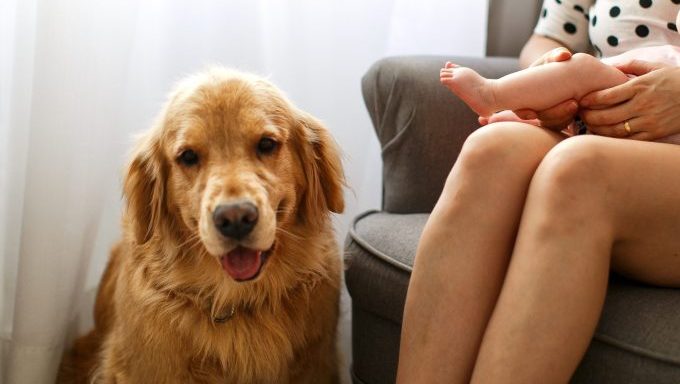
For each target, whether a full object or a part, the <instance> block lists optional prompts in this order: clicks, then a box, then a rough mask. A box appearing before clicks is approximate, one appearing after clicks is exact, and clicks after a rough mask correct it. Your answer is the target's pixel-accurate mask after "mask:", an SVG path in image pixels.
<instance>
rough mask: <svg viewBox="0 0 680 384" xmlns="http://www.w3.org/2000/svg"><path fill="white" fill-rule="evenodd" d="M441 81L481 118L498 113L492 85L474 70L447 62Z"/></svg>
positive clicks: (442, 70) (441, 72) (440, 75)
mask: <svg viewBox="0 0 680 384" xmlns="http://www.w3.org/2000/svg"><path fill="white" fill-rule="evenodd" d="M439 81H440V82H441V83H442V84H444V85H445V86H446V87H447V88H448V89H450V90H451V92H453V93H455V94H456V95H458V97H460V98H461V99H462V100H463V101H464V102H465V104H467V105H468V106H469V107H470V108H471V109H472V110H473V111H475V112H476V113H477V114H478V115H479V116H490V115H491V114H493V113H494V112H496V109H495V108H494V104H495V103H494V97H493V91H492V89H491V83H490V82H489V81H488V80H487V79H485V78H484V77H482V76H481V75H480V74H479V73H477V72H475V71H473V70H472V69H470V68H465V67H459V66H457V65H455V64H453V63H451V62H447V63H446V65H445V66H444V68H442V69H441V71H440V72H439Z"/></svg>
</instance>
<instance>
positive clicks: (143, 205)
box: [124, 68, 344, 281]
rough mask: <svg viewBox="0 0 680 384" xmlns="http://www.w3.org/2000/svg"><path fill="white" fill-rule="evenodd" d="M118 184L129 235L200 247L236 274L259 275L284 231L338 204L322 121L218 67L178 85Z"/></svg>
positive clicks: (312, 223) (316, 220)
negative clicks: (171, 240)
mask: <svg viewBox="0 0 680 384" xmlns="http://www.w3.org/2000/svg"><path fill="white" fill-rule="evenodd" d="M124 184H125V185H124V194H125V196H126V199H127V202H128V211H127V222H128V227H129V228H130V231H129V232H131V235H132V236H131V238H132V239H131V240H132V241H134V242H136V243H137V244H138V245H144V244H146V243H147V242H149V241H151V240H153V239H155V240H156V241H163V240H164V238H167V237H173V238H174V239H176V240H177V242H178V244H180V246H181V247H185V248H187V249H189V248H190V247H198V248H201V247H202V248H201V249H203V250H204V251H207V253H208V254H209V255H211V256H212V257H213V258H214V259H215V260H217V261H219V262H220V263H221V265H222V268H223V269H224V271H225V272H226V273H227V274H228V275H229V276H231V277H232V278H233V279H234V280H236V281H246V280H251V279H254V278H255V277H257V276H258V274H259V273H260V271H261V269H262V267H263V265H264V264H265V262H266V261H267V258H268V257H270V255H271V254H272V250H273V249H274V248H275V247H276V246H277V238H278V236H279V234H280V233H281V232H282V231H284V232H285V231H289V230H291V228H293V227H296V226H297V227H300V226H302V227H307V228H312V229H313V228H315V227H317V226H319V225H322V224H323V223H325V222H326V221H327V217H328V214H329V212H341V211H342V210H343V206H344V202H343V191H342V186H343V184H344V179H343V173H342V168H341V163H340V158H339V154H338V151H337V148H336V146H335V143H334V142H333V140H332V138H331V137H330V135H329V133H328V132H327V130H326V129H325V128H324V127H323V126H322V124H321V123H320V122H319V121H317V120H316V119H315V118H313V117H312V116H310V115H309V114H307V113H304V112H302V111H300V110H299V109H297V108H296V107H294V106H293V105H292V104H291V103H290V102H289V101H287V99H286V98H285V97H284V96H283V95H282V94H281V92H280V91H278V90H277V89H276V88H275V87H274V86H273V85H272V84H270V83H269V82H268V81H266V80H264V79H262V78H260V77H257V76H254V75H249V74H244V73H240V72H236V71H232V70H227V69H224V68H216V69H212V70H210V71H207V72H204V73H201V74H199V75H196V76H193V77H191V78H188V79H186V80H185V81H183V82H181V83H179V85H178V86H177V88H176V90H175V91H174V92H173V93H172V94H171V96H170V99H169V101H168V102H167V104H166V106H165V108H164V110H163V112H162V113H161V115H160V116H159V118H158V120H157V122H156V124H155V126H154V128H152V129H151V130H150V131H149V132H147V133H146V134H145V135H144V136H142V137H141V138H140V140H139V143H138V145H137V147H136V149H135V150H134V153H133V156H132V161H131V163H130V165H129V167H128V170H127V174H126V178H125V183H124ZM215 265H217V264H215ZM218 268H219V267H218Z"/></svg>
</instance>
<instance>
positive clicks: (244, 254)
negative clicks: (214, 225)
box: [221, 247, 262, 280]
mask: <svg viewBox="0 0 680 384" xmlns="http://www.w3.org/2000/svg"><path fill="white" fill-rule="evenodd" d="M221 261H222V269H224V271H225V272H227V273H228V274H229V276H231V277H232V278H233V279H234V280H248V279H252V278H253V277H254V276H255V275H257V272H258V271H259V270H260V265H261V264H262V252H261V251H255V250H253V249H248V248H244V247H237V248H236V249H234V250H233V251H231V252H229V253H227V254H226V256H224V257H222V260H221Z"/></svg>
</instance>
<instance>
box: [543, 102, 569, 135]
mask: <svg viewBox="0 0 680 384" xmlns="http://www.w3.org/2000/svg"><path fill="white" fill-rule="evenodd" d="M576 112H578V104H577V103H576V101H575V100H567V101H565V102H562V103H560V104H558V105H556V106H554V107H550V108H548V109H546V110H544V111H539V112H537V115H538V120H540V121H541V126H542V127H545V128H548V129H552V130H562V129H564V128H565V127H566V126H567V125H569V123H571V122H572V121H573V120H574V115H576Z"/></svg>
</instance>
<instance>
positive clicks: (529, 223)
mask: <svg viewBox="0 0 680 384" xmlns="http://www.w3.org/2000/svg"><path fill="white" fill-rule="evenodd" d="M580 3H583V1H581V2H580ZM616 3H617V4H618V5H614V4H613V2H611V1H606V0H598V2H597V3H596V4H594V6H593V7H592V8H590V12H589V14H587V16H586V12H587V11H588V8H584V7H582V5H581V6H578V7H577V6H576V5H577V4H575V3H573V2H572V1H568V0H561V1H559V2H556V1H554V0H546V1H545V3H544V11H543V12H542V17H541V19H540V20H539V24H538V26H537V28H536V30H535V33H534V35H533V36H532V37H531V39H530V40H529V41H528V42H527V44H526V45H525V47H524V49H523V51H522V54H521V57H520V63H521V64H522V65H523V66H524V67H526V66H528V65H530V63H532V64H531V65H540V64H543V63H546V62H551V61H562V60H568V59H569V58H570V57H571V53H570V51H571V50H584V49H585V48H584V47H586V46H587V44H588V40H587V39H588V38H590V41H591V42H592V43H593V47H594V48H593V50H594V51H595V52H601V53H602V54H603V55H604V56H610V55H614V54H618V53H621V51H622V50H625V49H630V48H632V47H634V46H635V39H634V38H628V36H627V35H626V28H627V27H628V25H627V24H626V22H630V21H631V17H632V16H635V14H636V12H637V13H639V14H640V15H641V16H640V19H641V20H643V21H644V20H647V19H649V18H654V17H656V18H659V17H666V16H667V17H669V18H672V19H673V20H675V16H676V14H677V11H678V8H679V7H680V5H678V4H676V3H677V2H675V1H670V0H668V1H667V2H666V3H667V4H666V5H664V6H666V7H667V8H669V7H675V8H674V9H675V13H673V14H672V15H670V14H669V11H668V10H665V11H663V12H662V15H661V16H660V15H651V16H650V13H649V12H647V11H645V5H646V4H647V3H648V2H646V1H639V2H638V1H637V0H636V1H632V0H627V1H625V2H623V3H624V4H623V5H621V3H622V2H621V1H618V2H616ZM649 3H651V2H649ZM656 3H660V2H656ZM657 5H658V4H657ZM560 7H561V8H560ZM614 8H618V10H616V9H614ZM579 9H580V10H579ZM657 10H658V9H657ZM643 11H644V12H643ZM573 12H580V17H578V18H575V17H574V16H573ZM620 14H624V15H626V16H627V17H625V18H619V19H618V20H617V19H616V17H617V16H618V15H620ZM551 17H552V18H551ZM596 17H597V18H599V22H594V20H595V19H596ZM565 18H570V19H572V20H574V22H573V23H571V22H569V23H563V20H565ZM570 19H567V20H570ZM577 19H578V20H583V21H578V20H577ZM624 20H625V22H624ZM598 23H599V24H598ZM603 23H610V24H609V25H608V26H607V28H606V29H605V30H603V31H599V32H598V30H597V28H598V25H599V26H602V24H603ZM567 24H571V26H567ZM593 24H594V25H595V26H593ZM638 25H642V23H639V24H638ZM650 25H656V26H658V25H662V24H660V23H651V24H650ZM663 25H665V24H663ZM674 26H675V25H674ZM649 28H651V31H650V30H649V29H648V31H647V32H648V33H647V34H646V35H645V36H644V37H645V38H647V37H651V38H654V39H657V40H658V44H674V45H680V37H678V35H677V28H676V31H675V35H671V34H670V33H662V32H664V31H659V30H655V29H654V28H656V27H653V26H652V27H649ZM668 28H669V29H671V27H670V23H669V26H668ZM570 31H572V32H574V33H571V32H570ZM584 31H588V32H584ZM612 31H613V32H614V33H619V32H620V34H618V35H617V37H616V38H617V40H616V41H614V39H613V38H610V37H612V36H614V35H609V36H607V35H606V34H604V33H605V32H606V33H610V34H611V33H612ZM643 32H644V30H643V29H642V28H637V27H636V28H634V32H630V33H631V34H632V33H635V34H637V35H638V37H640V36H639V35H640V34H644V33H643ZM671 32H673V31H671ZM640 38H642V37H640ZM579 39H580V40H579ZM583 39H585V40H583ZM644 41H645V42H649V41H650V40H649V39H647V40H644ZM560 42H562V43H560ZM563 43H564V44H563ZM614 43H616V44H614ZM565 48H567V49H565ZM620 69H621V70H623V71H624V72H626V73H629V74H632V75H635V76H637V77H636V78H634V79H632V80H630V81H628V82H626V83H624V84H622V85H619V86H617V87H614V88H611V89H607V90H604V91H599V92H594V93H592V94H590V95H587V96H586V97H584V98H583V99H582V100H580V101H579V103H578V104H577V102H576V101H573V100H571V101H567V102H565V103H562V104H560V105H557V106H555V107H553V108H550V109H549V110H546V111H538V112H534V111H517V114H518V115H520V117H522V118H524V119H534V118H538V119H539V120H540V121H541V125H542V126H543V127H544V128H546V129H537V128H536V127H535V126H532V125H528V124H524V123H520V122H501V123H495V124H490V125H488V126H486V127H484V128H482V129H479V130H477V131H475V133H473V134H472V135H471V136H470V137H469V138H468V140H467V141H466V143H465V145H464V147H463V150H462V151H461V154H460V156H459V158H458V161H457V162H456V164H455V165H454V167H453V169H452V171H451V173H450V175H449V177H448V179H447V181H446V184H445V187H444V190H443V192H442V195H441V197H440V199H439V201H438V203H437V205H436V207H435V208H434V210H433V212H432V215H431V216H430V219H429V221H428V223H427V225H426V227H425V229H424V232H423V235H422V237H421V241H420V244H419V248H418V251H417V254H416V259H415V265H414V268H413V274H412V277H411V283H410V285H409V292H408V295H407V299H406V308H405V312H404V323H403V330H402V341H401V351H400V362H399V371H398V378H397V381H398V382H399V383H468V382H473V383H515V382H516V383H539V382H540V383H565V382H568V380H569V378H570V377H571V375H572V374H573V372H574V370H575V369H576V367H577V365H578V363H579V361H580V360H581V358H582V356H583V354H584V353H585V351H586V349H587V347H588V345H589V343H590V340H591V337H592V335H593V333H594V330H595V327H596V325H597V321H598V318H599V315H600V311H601V309H602V306H603V303H604V297H605V292H606V288H607V282H608V274H609V270H610V269H613V270H614V271H616V272H618V273H620V274H622V275H625V276H628V277H630V278H633V279H636V280H639V281H642V282H644V283H648V284H653V285H659V286H666V287H680V256H679V255H680V236H678V235H677V234H678V233H680V176H678V175H680V146H678V145H671V144H662V143H653V142H649V141H638V140H632V139H625V138H626V137H628V136H632V135H633V134H634V133H637V132H646V133H647V134H646V135H645V137H646V139H648V140H650V141H651V140H654V139H656V138H660V137H664V136H668V135H670V134H675V133H680V108H679V105H678V100H680V69H678V68H671V67H665V66H662V65H657V64H654V63H646V62H640V61H631V62H628V63H625V64H623V65H622V66H620ZM579 104H580V107H581V108H582V109H581V112H580V115H581V117H582V119H583V120H584V122H585V123H586V125H587V126H588V128H589V129H590V131H591V132H593V133H595V134H596V135H585V136H578V137H573V138H569V139H568V140H565V136H564V135H563V134H562V133H560V131H561V130H562V129H563V128H565V127H566V126H567V125H568V124H569V123H570V122H571V121H572V119H573V116H574V115H575V114H576V113H577V111H578V109H579ZM629 131H630V132H629ZM638 137H639V135H638ZM614 138H616V139H614Z"/></svg>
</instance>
